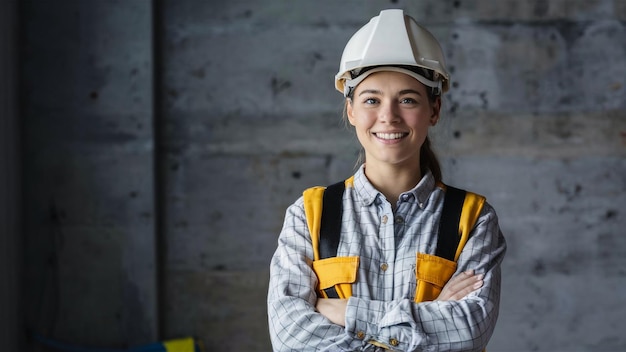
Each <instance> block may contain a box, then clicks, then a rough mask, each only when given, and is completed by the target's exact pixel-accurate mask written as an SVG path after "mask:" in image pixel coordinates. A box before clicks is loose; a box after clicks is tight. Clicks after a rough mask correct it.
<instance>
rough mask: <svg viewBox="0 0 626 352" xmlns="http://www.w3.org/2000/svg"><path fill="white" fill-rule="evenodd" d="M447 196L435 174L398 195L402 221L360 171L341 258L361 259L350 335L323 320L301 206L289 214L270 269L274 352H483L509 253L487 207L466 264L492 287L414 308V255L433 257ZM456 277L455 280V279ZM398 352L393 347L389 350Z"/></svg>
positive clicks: (461, 262) (347, 201) (346, 212)
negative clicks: (385, 348)
mask: <svg viewBox="0 0 626 352" xmlns="http://www.w3.org/2000/svg"><path fill="white" fill-rule="evenodd" d="M444 194H445V192H444V191H443V190H442V189H441V188H439V187H437V186H436V183H435V180H434V178H433V176H432V174H430V173H427V174H426V175H425V176H424V177H423V178H422V180H421V181H420V183H419V184H418V185H417V186H416V187H415V188H413V189H412V190H410V191H408V192H405V193H403V194H401V195H400V197H399V199H398V201H397V204H396V211H395V212H394V211H393V209H392V206H391V204H390V203H389V202H388V201H387V200H386V199H385V197H384V196H383V195H382V194H381V193H380V192H379V191H377V190H376V189H375V188H374V187H373V186H372V184H371V183H369V181H368V180H367V178H366V177H365V174H364V168H363V167H361V168H360V169H359V170H358V171H357V173H356V174H355V178H354V187H348V188H346V191H345V193H344V195H343V216H342V230H341V240H340V243H339V248H338V254H337V255H338V256H359V257H360V262H359V268H358V273H357V282H355V283H354V284H353V285H352V297H350V298H349V300H348V306H347V310H346V320H345V328H344V327H342V326H339V325H335V324H333V323H331V322H330V321H329V320H328V319H326V318H325V317H324V316H322V315H321V314H319V313H318V312H316V310H315V303H316V301H317V297H316V293H315V287H316V284H317V277H316V275H315V273H314V272H313V270H312V269H311V260H312V259H311V258H313V248H312V246H311V239H310V235H309V230H308V227H307V223H306V217H305V213H304V208H303V200H302V197H301V198H300V199H298V200H297V201H296V202H295V203H294V204H293V205H291V206H290V207H289V208H288V209H287V213H286V216H285V222H284V225H283V229H282V231H281V233H280V236H279V239H278V249H277V250H276V252H275V254H274V256H273V258H272V261H271V264H270V284H269V293H268V317H269V329H270V337H271V340H272V345H273V348H274V351H300V352H301V351H378V350H382V349H381V348H380V347H377V346H375V345H373V344H371V342H372V341H375V342H378V343H379V344H380V343H382V344H384V345H387V346H390V348H391V349H392V350H396V351H480V350H482V349H483V348H484V347H485V345H486V344H487V342H488V340H489V338H490V337H491V334H492V332H493V329H494V327H495V324H496V320H497V317H498V308H499V300H500V263H501V262H502V259H503V257H504V254H505V252H506V243H505V241H504V238H503V236H502V233H501V231H500V228H499V226H498V219H497V216H496V213H495V211H494V210H493V208H492V207H491V206H490V205H489V204H487V203H485V205H484V207H483V209H482V212H481V214H480V217H479V218H478V221H477V222H476V225H475V227H474V229H473V230H472V233H471V237H470V239H469V241H468V242H467V244H466V245H465V247H464V249H463V252H462V253H461V256H460V258H459V259H458V262H457V264H458V267H457V272H456V274H458V273H461V272H463V271H466V270H469V269H474V270H475V271H476V272H477V273H483V274H484V285H483V286H482V288H480V289H479V290H477V291H475V292H473V293H471V294H470V295H468V296H467V297H465V298H463V299H462V300H459V301H431V302H422V303H415V302H413V299H414V296H415V288H416V276H415V266H416V253H426V254H434V252H435V247H436V244H437V234H438V230H439V219H440V217H441V211H442V207H443V199H444ZM456 274H455V275H456ZM391 345H395V347H394V346H391Z"/></svg>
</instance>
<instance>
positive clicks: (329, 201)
mask: <svg viewBox="0 0 626 352" xmlns="http://www.w3.org/2000/svg"><path fill="white" fill-rule="evenodd" d="M344 190H345V183H344V181H341V182H338V183H335V184H333V185H330V186H328V187H326V190H325V191H324V198H323V201H322V219H321V224H320V238H319V255H320V259H325V258H332V257H336V256H337V249H338V247H339V237H340V236H341V217H342V213H343V192H344ZM466 193H467V192H466V191H464V190H462V189H458V188H454V187H450V186H446V195H445V198H444V202H443V210H442V214H441V219H440V223H439V235H438V238H437V249H436V250H435V255H436V256H438V257H441V258H444V259H448V260H451V261H454V256H455V254H456V250H457V247H458V246H459V242H460V240H461V236H460V234H459V222H460V220H461V211H462V210H463V202H464V201H465V195H466ZM324 292H326V295H327V296H328V298H339V295H338V294H337V291H336V290H335V288H334V287H329V288H327V289H325V290H324Z"/></svg>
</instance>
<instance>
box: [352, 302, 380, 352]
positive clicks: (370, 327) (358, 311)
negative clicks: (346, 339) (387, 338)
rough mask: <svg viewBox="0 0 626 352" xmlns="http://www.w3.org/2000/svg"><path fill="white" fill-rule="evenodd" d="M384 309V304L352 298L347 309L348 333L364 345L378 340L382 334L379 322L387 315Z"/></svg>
mask: <svg viewBox="0 0 626 352" xmlns="http://www.w3.org/2000/svg"><path fill="white" fill-rule="evenodd" d="M384 309H385V307H384V302H378V301H369V300H367V301H366V300H363V299H361V298H358V297H350V298H349V299H348V306H347V307H346V332H347V333H348V335H350V336H352V337H353V338H355V339H359V340H362V341H363V342H364V343H367V342H368V341H370V340H377V337H378V335H379V332H380V327H379V326H378V322H380V321H381V320H382V318H383V316H384V315H385V312H384Z"/></svg>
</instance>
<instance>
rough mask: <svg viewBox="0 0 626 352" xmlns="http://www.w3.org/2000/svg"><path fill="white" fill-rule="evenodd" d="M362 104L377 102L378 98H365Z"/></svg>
mask: <svg viewBox="0 0 626 352" xmlns="http://www.w3.org/2000/svg"><path fill="white" fill-rule="evenodd" d="M363 104H367V105H374V104H378V99H376V98H365V99H364V100H363Z"/></svg>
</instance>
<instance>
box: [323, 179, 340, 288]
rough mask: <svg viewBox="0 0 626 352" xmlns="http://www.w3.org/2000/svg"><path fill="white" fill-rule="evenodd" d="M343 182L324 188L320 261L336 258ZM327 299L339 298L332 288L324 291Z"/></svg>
mask: <svg viewBox="0 0 626 352" xmlns="http://www.w3.org/2000/svg"><path fill="white" fill-rule="evenodd" d="M345 187H346V186H345V183H344V181H341V182H337V183H335V184H333V185H330V186H328V187H326V190H325V191H324V199H323V203H322V222H321V224H320V239H319V254H320V259H325V258H332V257H336V256H337V248H338V247H339V237H340V236H341V216H342V213H343V191H344V190H345ZM324 291H325V292H326V295H327V296H328V298H339V295H338V294H337V291H336V290H335V288H334V287H329V288H327V289H325V290H324Z"/></svg>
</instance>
